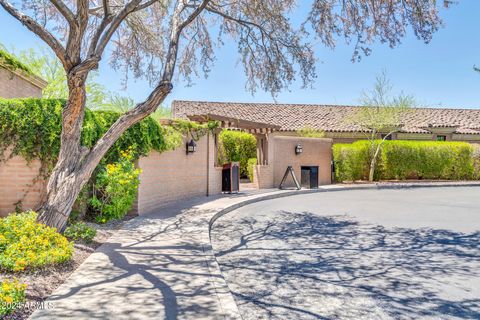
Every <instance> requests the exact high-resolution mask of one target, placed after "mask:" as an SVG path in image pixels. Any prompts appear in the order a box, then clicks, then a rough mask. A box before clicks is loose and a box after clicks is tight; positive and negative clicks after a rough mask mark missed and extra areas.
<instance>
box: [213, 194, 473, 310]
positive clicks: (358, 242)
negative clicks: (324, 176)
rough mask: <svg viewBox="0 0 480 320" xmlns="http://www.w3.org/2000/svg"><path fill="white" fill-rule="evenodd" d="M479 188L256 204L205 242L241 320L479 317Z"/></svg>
mask: <svg viewBox="0 0 480 320" xmlns="http://www.w3.org/2000/svg"><path fill="white" fill-rule="evenodd" d="M479 191H480V190H479V188H465V187H463V188H429V189H409V190H381V191H380V190H377V191H372V190H363V191H342V192H330V193H317V194H309V195H302V196H294V197H288V198H283V199H276V200H269V201H264V202H259V203H256V204H253V205H249V206H246V207H243V208H241V209H239V210H236V211H234V212H231V213H229V214H227V215H226V216H224V217H222V218H220V219H219V220H218V221H217V222H216V223H215V224H214V226H213V229H212V234H211V236H212V244H213V248H214V251H215V252H216V256H217V259H218V261H219V263H220V268H221V270H222V272H223V274H224V276H225V278H226V280H227V283H228V285H229V287H230V289H231V291H232V292H233V294H234V297H235V300H236V302H237V304H238V307H239V309H240V312H241V314H242V317H243V318H244V319H480V232H479V230H480V202H479V201H478V192H479Z"/></svg>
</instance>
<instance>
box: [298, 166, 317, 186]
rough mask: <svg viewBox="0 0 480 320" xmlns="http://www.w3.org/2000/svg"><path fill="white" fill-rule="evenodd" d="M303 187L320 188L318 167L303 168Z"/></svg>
mask: <svg viewBox="0 0 480 320" xmlns="http://www.w3.org/2000/svg"><path fill="white" fill-rule="evenodd" d="M301 171H302V177H301V185H302V188H307V189H316V188H318V166H302V167H301Z"/></svg>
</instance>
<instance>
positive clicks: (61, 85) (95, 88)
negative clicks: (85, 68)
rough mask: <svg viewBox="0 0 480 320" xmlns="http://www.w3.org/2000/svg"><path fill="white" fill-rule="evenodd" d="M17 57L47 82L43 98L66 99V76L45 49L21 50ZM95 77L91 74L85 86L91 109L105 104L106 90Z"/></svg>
mask: <svg viewBox="0 0 480 320" xmlns="http://www.w3.org/2000/svg"><path fill="white" fill-rule="evenodd" d="M18 57H19V59H20V61H22V62H23V63H25V64H26V65H27V66H28V67H29V68H30V69H31V70H32V72H33V73H35V74H36V75H38V76H40V77H41V78H42V79H44V80H45V81H47V86H46V87H45V88H44V89H43V91H42V96H43V97H44V98H47V99H49V98H56V99H58V98H62V99H67V98H68V85H67V75H66V73H65V70H64V69H63V66H62V64H61V63H60V60H58V58H57V57H56V56H55V55H54V54H52V53H51V52H49V51H47V49H46V48H45V47H40V49H37V50H35V49H33V48H30V49H28V50H22V51H20V52H19V54H18ZM96 77H97V73H96V72H91V73H90V74H89V76H88V79H87V82H86V84H85V91H86V97H87V98H86V99H87V100H86V105H87V107H89V108H91V109H97V108H101V107H102V106H103V105H104V104H105V103H106V92H107V90H106V89H105V87H104V86H102V85H101V84H99V83H98V82H96V81H95V78H96Z"/></svg>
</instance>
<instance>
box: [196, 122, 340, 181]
mask: <svg viewBox="0 0 480 320" xmlns="http://www.w3.org/2000/svg"><path fill="white" fill-rule="evenodd" d="M188 118H189V119H190V120H192V121H197V122H200V123H202V122H206V121H211V120H215V121H219V122H220V128H219V129H218V131H217V132H215V133H214V139H213V140H214V143H215V155H214V158H215V159H214V161H217V151H218V147H219V146H218V139H217V135H218V133H219V132H220V131H221V130H222V129H233V130H242V131H244V132H248V133H251V134H253V135H254V136H255V138H256V140H257V165H256V166H255V168H254V179H253V180H254V181H253V183H252V184H250V185H249V186H248V187H249V188H256V189H269V188H278V187H279V185H280V182H281V180H282V177H283V176H284V173H285V170H286V169H287V167H289V166H291V167H292V168H293V170H294V172H295V175H296V176H297V177H298V178H300V177H301V175H302V172H301V169H302V167H311V168H316V169H315V170H316V172H315V175H316V176H317V179H314V181H313V182H312V183H313V184H316V186H312V183H309V184H308V187H317V186H318V185H324V184H330V183H331V161H332V139H327V138H305V137H298V136H284V135H277V134H276V132H277V131H279V130H280V127H279V126H277V125H273V124H269V123H261V122H253V121H247V120H242V119H235V118H231V117H226V116H221V115H216V114H211V113H209V114H204V115H195V116H189V117H188ZM299 147H300V148H299ZM299 150H301V151H300V152H299ZM286 186H287V187H289V186H293V180H291V179H289V180H287V181H286ZM244 187H247V186H244Z"/></svg>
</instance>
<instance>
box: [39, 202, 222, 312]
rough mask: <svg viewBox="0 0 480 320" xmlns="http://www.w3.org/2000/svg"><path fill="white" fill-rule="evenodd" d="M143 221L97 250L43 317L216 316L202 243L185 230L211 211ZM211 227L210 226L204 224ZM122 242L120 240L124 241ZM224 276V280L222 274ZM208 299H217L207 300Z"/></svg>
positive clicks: (135, 221)
mask: <svg viewBox="0 0 480 320" xmlns="http://www.w3.org/2000/svg"><path fill="white" fill-rule="evenodd" d="M177 213H178V214H177V215H171V214H170V213H169V212H167V213H166V214H165V213H158V214H155V215H150V216H145V217H139V218H136V219H133V220H131V221H129V222H127V224H128V225H129V226H128V227H126V228H125V230H119V231H118V233H117V234H115V235H114V236H113V237H112V238H111V239H110V240H109V241H108V242H107V243H105V244H104V245H102V246H101V247H100V248H98V250H97V252H96V253H94V254H93V255H92V256H90V258H89V259H87V260H86V262H85V263H87V264H88V266H86V267H84V268H79V269H77V271H76V272H75V274H74V276H75V277H74V278H72V279H69V280H68V281H67V283H66V286H65V287H64V288H60V290H59V291H57V292H56V293H55V294H54V295H52V296H51V297H50V298H49V301H50V302H52V303H53V307H54V309H53V310H48V312H46V313H44V314H42V313H40V314H39V315H40V318H42V317H43V318H45V319H48V318H52V317H53V318H55V317H57V316H58V317H60V315H61V317H66V318H76V317H79V316H81V317H88V318H103V319H106V318H112V317H114V318H118V317H117V316H118V315H121V317H120V318H121V319H145V318H152V319H162V318H164V319H177V318H195V317H199V318H202V317H203V318H206V317H208V316H209V315H212V314H218V312H219V311H218V302H217V301H216V300H215V297H216V292H215V290H216V288H215V287H212V285H211V281H212V277H215V275H212V274H210V272H209V270H208V262H207V261H206V254H205V248H204V246H203V245H202V243H199V242H198V240H196V239H195V238H194V235H192V236H191V237H190V236H189V235H188V234H185V230H184V229H183V228H184V227H185V226H186V225H188V224H191V223H195V221H191V220H189V218H188V217H190V216H194V217H195V215H197V216H198V217H199V219H202V217H203V215H205V216H209V215H211V213H210V211H208V210H200V209H197V210H192V209H191V210H189V211H187V210H185V211H184V212H182V210H179V211H177ZM204 225H205V226H208V222H206V223H204ZM120 240H121V241H120ZM218 276H220V275H218ZM204 297H213V299H205V298H204Z"/></svg>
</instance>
